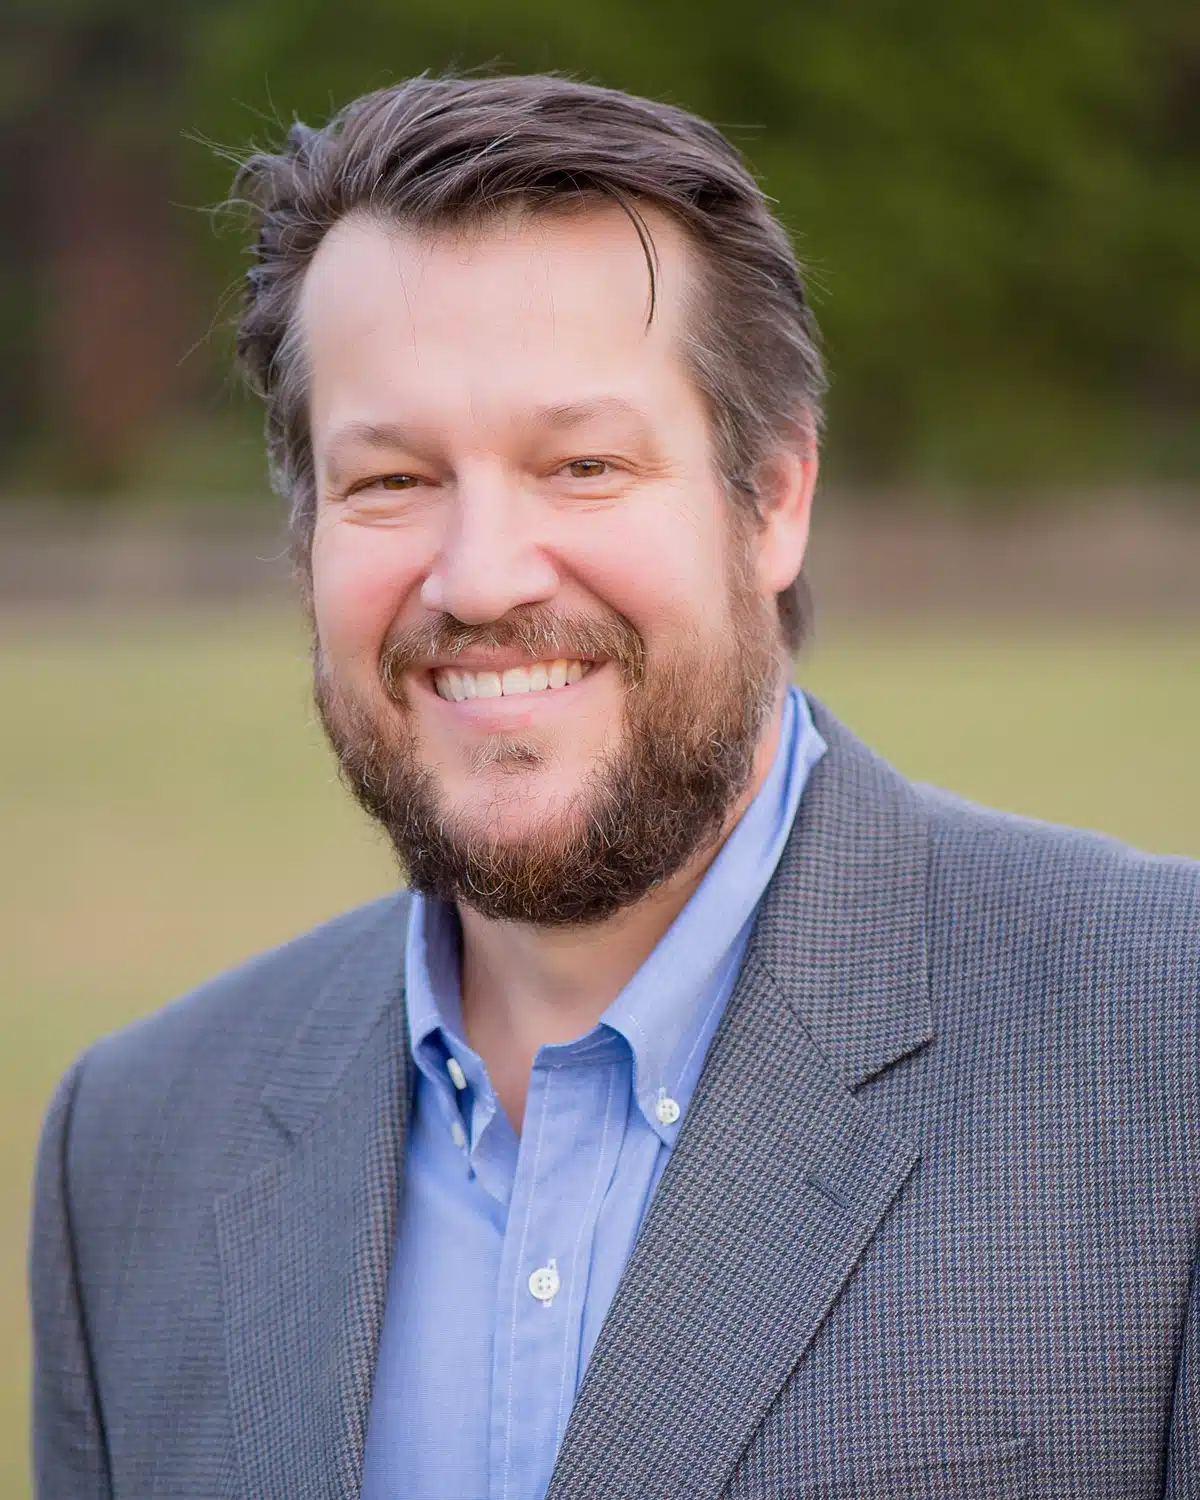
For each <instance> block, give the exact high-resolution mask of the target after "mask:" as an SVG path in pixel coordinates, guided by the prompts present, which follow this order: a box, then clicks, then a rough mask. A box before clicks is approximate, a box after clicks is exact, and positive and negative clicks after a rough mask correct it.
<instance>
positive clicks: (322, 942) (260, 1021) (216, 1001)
mask: <svg viewBox="0 0 1200 1500" xmlns="http://www.w3.org/2000/svg"><path fill="white" fill-rule="evenodd" d="M408 907H409V896H408V894H407V892H396V893H393V894H391V895H388V896H384V897H381V898H379V899H378V900H375V901H371V902H368V903H367V904H366V905H363V906H360V907H356V908H354V909H353V910H352V911H348V912H344V913H342V914H341V915H340V916H337V917H334V918H332V919H331V920H329V921H327V922H323V923H321V924H320V926H318V927H314V928H312V929H310V930H309V931H308V932H305V933H303V934H301V935H300V936H299V937H295V938H292V939H291V940H290V941H288V942H286V943H283V944H280V945H279V946H278V947H275V948H272V949H269V950H268V951H266V952H264V953H260V954H257V955H255V956H254V957H252V958H250V959H247V960H246V961H245V962H244V963H241V964H238V965H237V966H236V967H235V968H233V969H230V970H227V971H226V972H225V973H222V974H218V975H216V976H215V977H214V978H212V979H209V980H206V981H205V982H204V983H203V984H201V985H199V986H198V987H197V988H195V989H193V990H191V991H189V992H188V993H186V994H184V995H182V996H180V997H179V998H178V999H176V1000H173V1001H171V1002H170V1003H168V1004H167V1005H164V1006H163V1007H162V1008H161V1009H160V1010H157V1011H154V1012H152V1013H151V1014H150V1015H148V1016H145V1017H143V1018H141V1019H140V1020H137V1021H134V1022H132V1023H131V1024H130V1025H128V1026H125V1027H123V1028H121V1029H120V1030H119V1031H115V1032H112V1033H110V1034H109V1035H107V1036H104V1037H101V1038H100V1039H99V1040H98V1041H96V1042H94V1043H92V1045H91V1046H90V1047H89V1048H87V1050H86V1051H85V1052H84V1053H83V1055H82V1056H81V1057H80V1058H78V1059H77V1060H76V1062H75V1064H74V1066H73V1068H72V1070H71V1072H70V1073H69V1074H68V1078H70V1079H73V1083H74V1090H75V1092H76V1094H77V1096H78V1099H77V1109H78V1108H79V1107H81V1106H82V1107H84V1108H86V1107H87V1106H89V1105H95V1106H100V1107H103V1108H104V1109H105V1110H106V1111H107V1110H109V1109H110V1108H111V1107H112V1106H113V1104H114V1103H119V1102H120V1101H124V1107H130V1106H132V1107H136V1106H137V1104H138V1102H139V1101H142V1102H144V1103H146V1104H149V1103H151V1101H152V1099H153V1098H161V1096H162V1095H163V1093H164V1091H169V1090H171V1089H172V1088H173V1087H174V1086H175V1085H176V1083H178V1082H179V1081H180V1080H181V1079H188V1080H190V1081H191V1082H192V1083H193V1084H194V1085H196V1086H199V1087H204V1086H211V1087H214V1088H217V1089H219V1090H222V1091H223V1090H227V1089H228V1088H229V1087H231V1086H233V1085H234V1084H235V1083H237V1082H241V1083H243V1084H246V1085H249V1086H255V1083H256V1077H257V1080H258V1081H259V1082H261V1080H262V1079H263V1078H265V1076H266V1074H267V1072H268V1071H269V1069H270V1067H271V1066H272V1065H273V1063H274V1062H275V1061H276V1060H277V1059H278V1058H279V1056H280V1055H281V1053H282V1052H283V1051H284V1050H285V1049H286V1048H287V1047H288V1046H289V1044H290V1043H291V1041H292V1038H293V1037H294V1036H295V1034H296V1032H297V1030H298V1028H299V1027H300V1026H301V1025H302V1024H303V1023H304V1021H305V1018H306V1017H307V1016H308V1014H309V1012H310V1011H311V1010H312V1008H313V1006H314V1004H315V1003H316V1002H317V1000H318V999H319V997H320V996H321V995H322V993H323V992H324V991H325V990H326V989H327V988H328V987H329V986H330V984H331V983H333V982H334V981H335V980H336V979H337V978H338V976H339V974H340V972H341V971H342V970H343V969H344V968H345V967H346V965H348V964H351V963H355V964H357V965H358V966H359V967H362V966H363V965H364V964H366V965H368V966H373V967H375V968H376V969H378V970H379V971H380V974H381V975H382V974H387V975H389V976H394V977H395V979H396V980H397V982H398V983H399V984H401V985H402V982H403V960H404V943H405V936H406V932H407V927H408Z"/></svg>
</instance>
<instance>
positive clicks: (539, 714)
mask: <svg viewBox="0 0 1200 1500" xmlns="http://www.w3.org/2000/svg"><path fill="white" fill-rule="evenodd" d="M608 666H609V664H608V663H607V662H601V663H600V664H599V665H597V666H593V667H592V668H591V669H590V671H587V672H585V673H584V675H583V676H582V677H581V678H580V679H579V681H578V682H572V683H570V684H568V686H566V687H561V688H542V689H541V691H540V692H536V693H512V694H509V695H501V696H500V697H499V698H461V699H459V700H457V701H454V700H453V699H449V698H443V697H442V696H441V694H440V693H439V692H438V690H437V689H436V688H435V687H434V685H433V681H432V679H431V678H430V677H429V676H428V674H425V675H423V676H422V677H421V680H420V681H421V688H422V690H423V694H424V696H425V697H427V698H430V699H432V700H433V703H434V704H435V705H436V708H437V711H438V712H440V713H444V714H447V715H448V716H449V717H450V722H451V723H453V724H456V725H458V726H460V727H461V728H463V729H473V730H477V731H479V732H481V733H484V734H487V733H489V732H494V731H502V730H506V729H524V728H526V727H527V726H529V725H532V724H538V723H542V722H543V721H544V720H545V718H546V717H547V715H549V714H553V713H555V712H556V711H557V710H558V709H559V708H560V707H562V706H563V705H565V706H567V707H569V708H574V707H576V706H577V705H578V704H579V703H580V701H581V697H582V696H584V695H586V694H588V693H589V692H590V691H591V685H592V684H594V682H595V680H596V678H598V677H600V676H602V675H603V674H604V673H605V672H606V671H607V670H608Z"/></svg>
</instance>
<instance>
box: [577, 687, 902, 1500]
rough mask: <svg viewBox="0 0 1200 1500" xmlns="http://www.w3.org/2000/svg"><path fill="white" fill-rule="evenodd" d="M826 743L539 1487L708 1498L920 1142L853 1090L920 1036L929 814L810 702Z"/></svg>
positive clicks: (827, 1305) (825, 1309) (824, 1310)
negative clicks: (548, 1477) (546, 1483)
mask: <svg viewBox="0 0 1200 1500" xmlns="http://www.w3.org/2000/svg"><path fill="white" fill-rule="evenodd" d="M814 716H815V717H816V720H817V724H818V728H819V729H820V730H821V733H822V734H823V735H824V737H825V739H826V742H827V743H828V745H829V754H828V755H826V756H825V757H824V758H823V760H822V761H821V762H820V763H819V764H818V766H817V767H816V769H815V771H814V772H813V777H812V780H811V782H810V784H809V787H808V789H807V790H806V792H805V795H804V798H803V800H802V803H801V807H800V812H799V814H798V817H797V821H796V825H795V828H794V830H793V833H792V835H791V838H790V839H789V842H788V846H787V849H786V851H785V853H784V856H783V859H782V861H781V863H780V867H779V869H778V870H777V872H776V874H775V877H774V879H773V881H772V883H771V886H770V887H769V889H768V892H767V894H766V896H765V897H764V900H763V905H762V907H761V909H760V913H759V918H758V922H757V924H756V928H755V933H754V936H753V938H752V940H751V944H750V948H749V950H748V952H747V957H746V962H745V964H744V966H743V969H742V973H741V975H740V977H739V980H738V984H737V986H736V988H735V990H734V993H733V996H732V997H731V999H730V1002H729V1005H728V1007H727V1010H726V1013H725V1016H724V1018H723V1020H722V1023H721V1027H720V1029H719V1030H718V1032H717V1035H716V1037H715V1038H714V1040H713V1044H712V1047H711V1049H710V1052H709V1056H708V1060H707V1062H706V1064H705V1069H704V1073H703V1075H702V1077H701V1080H700V1083H699V1086H698V1088H697V1091H696V1094H695V1096H694V1097H693V1100H692V1104H691V1107H690V1109H689V1112H688V1119H687V1121H686V1122H685V1125H684V1128H683V1130H682V1131H681V1133H680V1137H679V1140H678V1142H677V1143H676V1146H675V1149H674V1152H673V1153H672V1157H671V1160H670V1162H669V1164H668V1166H667V1169H666V1171H665V1173H664V1174H663V1179H662V1182H661V1184H660V1187H659V1190H658V1192H657V1194H656V1196H655V1199H654V1202H653V1203H652V1205H651V1207H650V1210H649V1212H648V1214H647V1216H646V1220H645V1222H644V1224H643V1227H642V1232H641V1235H640V1237H639V1239H638V1243H637V1246H636V1248H635V1250H634V1253H633V1255H632V1256H631V1258H630V1261H629V1264H628V1266H627V1267H626V1271H625V1275H624V1277H623V1278H622V1281H621V1284H620V1286H619V1288H618V1291H617V1295H616V1298H615V1299H614V1302H613V1305H612V1307H611V1309H610V1311H609V1315H608V1318H607V1320H606V1322H605V1325H604V1328H603V1329H602V1331H601V1334H600V1338H599V1340H598V1342H597V1345H596V1348H595V1351H594V1353H593V1355H592V1359H591V1362H590V1364H589V1366H588V1370H587V1373H586V1376H585V1378H584V1382H583V1385H582V1388H581V1390H580V1393H579V1397H578V1399H577V1401H576V1404H575V1408H574V1411H573V1412H572V1416H571V1421H570V1424H569V1426H568V1430H567V1433H566V1437H565V1439H564V1442H563V1446H562V1449H561V1451H560V1454H559V1460H558V1464H557V1466H556V1468H555V1472H554V1478H553V1480H552V1483H551V1486H550V1491H549V1496H548V1500H583V1497H589V1496H592V1495H598V1494H603V1495H604V1496H605V1497H606V1500H645V1497H646V1496H648V1495H655V1496H657V1495H670V1496H671V1497H672V1500H685V1497H686V1500H714V1497H716V1496H718V1495H720V1494H721V1492H722V1490H723V1489H724V1488H725V1486H726V1484H727V1482H728V1480H729V1477H730V1475H731V1473H732V1471H733V1468H734V1466H735V1464H736V1463H737V1459H738V1456H739V1454H740V1453H741V1451H742V1449H743V1447H744V1446H745V1444H746V1442H747V1441H748V1439H749V1437H750V1436H751V1434H752V1433H753V1431H754V1429H755V1427H756V1426H757V1425H758V1423H759V1422H760V1421H761V1419H762V1417H763V1415H764V1413H765V1411H766V1409H767V1407H768V1406H769V1405H770V1403H771V1401H772V1400H773V1398H774V1397H775V1395H776V1394H777V1392H778V1391H779V1389H780V1388H781V1386H782V1385H783V1383H784V1381H785V1380H786V1379H787V1377H788V1375H789V1373H790V1372H791V1370H792V1369H793V1368H794V1367H795V1365H796V1364H797V1362H798V1361H799V1360H800V1359H801V1358H802V1356H803V1355H804V1352H805V1350H806V1349H807V1348H808V1346H809V1344H810V1343H811V1342H812V1340H813V1338H814V1337H815V1336H816V1334H817V1332H818V1330H819V1328H820V1326H821V1324H822V1322H823V1320H824V1319H825V1317H826V1316H827V1314H828V1313H829V1311H830V1309H831V1307H832V1306H833V1304H834V1302H835V1301H836V1299H837V1297H838V1295H839V1293H840V1291H841V1289H842V1287H843V1286H844V1285H845V1283H846V1281H847V1279H848V1278H849V1277H850V1276H851V1275H852V1273H853V1272H854V1270H855V1267H856V1266H857V1264H858V1262H859V1260H860V1259H861V1257H862V1254H863V1251H864V1250H865V1248H866V1247H867V1245H868V1244H869V1243H870V1241H871V1239H872V1238H873V1236H874V1235H875V1233H876V1232H877V1230H878V1228H879V1226H880V1223H881V1221H882V1219H883V1218H884V1216H885V1214H886V1213H887V1211H888V1209H889V1207H890V1205H891V1204H892V1203H893V1201H894V1200H895V1198H896V1196H897V1194H898V1193H899V1192H900V1189H901V1188H902V1186H903V1184H904V1182H905V1180H906V1179H907V1177H908V1176H909V1174H910V1173H911V1172H912V1170H913V1168H914V1166H915V1165H916V1163H917V1159H918V1152H917V1151H916V1149H915V1148H914V1147H913V1146H912V1145H911V1144H910V1143H908V1142H907V1141H905V1140H903V1139H902V1138H901V1137H900V1136H898V1135H897V1134H896V1133H895V1131H894V1130H893V1129H892V1128H891V1127H890V1126H889V1125H887V1124H885V1123H884V1122H883V1121H882V1120H881V1119H879V1118H877V1117H876V1116H875V1115H874V1114H873V1112H872V1111H871V1109H870V1108H869V1106H868V1105H867V1104H866V1103H865V1102H864V1101H863V1100H861V1099H858V1098H856V1097H855V1095H854V1089H855V1088H856V1087H857V1086H858V1085H859V1084H860V1083H861V1082H863V1081H864V1080H865V1079H866V1078H868V1077H870V1076H872V1075H873V1074H875V1073H877V1072H879V1071H880V1070H881V1069H883V1068H885V1067H887V1066H889V1065H891V1064H892V1063H893V1062H895V1061H896V1060H897V1059H899V1058H900V1057H903V1056H905V1055H908V1054H910V1053H911V1052H913V1051H914V1050H916V1049H917V1048H919V1047H921V1046H922V1045H924V1043H925V1042H927V1041H928V1040H929V1038H930V1037H931V1036H932V1025H931V1016H930V1006H929V998H928V979H927V964H926V954H925V942H924V899H925V897H924V887H925V867H926V859H927V829H926V823H925V819H924V816H923V814H922V810H921V806H920V803H919V800H918V798H917V796H916V794H915V793H914V792H913V790H912V788H911V787H909V786H908V784H907V783H906V782H904V781H903V780H902V778H900V777H899V776H897V775H896V774H895V773H894V772H893V771H891V770H890V768H888V767H887V766H885V765H884V764H883V763H882V762H881V761H879V760H877V759H876V758H875V757H874V756H873V755H871V753H870V752H869V751H867V750H866V749H865V747H863V746H861V745H860V744H858V742H857V741H856V740H854V738H853V737H852V736H851V735H849V734H848V733H847V732H846V731H845V730H843V729H842V728H841V727H840V726H839V725H838V724H837V723H836V721H834V720H833V719H831V718H830V717H829V716H828V715H826V714H825V713H824V712H823V711H822V710H820V708H819V707H818V706H817V705H814Z"/></svg>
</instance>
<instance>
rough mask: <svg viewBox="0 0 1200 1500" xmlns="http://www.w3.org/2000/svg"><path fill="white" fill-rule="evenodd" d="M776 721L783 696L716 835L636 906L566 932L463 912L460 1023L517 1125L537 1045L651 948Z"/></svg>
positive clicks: (624, 978)
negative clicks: (494, 919)
mask: <svg viewBox="0 0 1200 1500" xmlns="http://www.w3.org/2000/svg"><path fill="white" fill-rule="evenodd" d="M782 720H783V694H782V693H781V694H780V695H779V697H778V699H777V701H776V703H775V707H774V709H773V711H772V713H771V717H770V720H769V722H768V726H767V729H766V731H765V732H764V734H763V737H762V739H761V740H760V741H759V744H758V748H757V750H756V752H755V757H754V767H753V770H752V773H751V776H750V780H749V782H748V783H747V786H746V789H745V791H744V792H743V794H742V796H741V797H740V798H739V799H738V800H737V802H736V803H735V804H734V806H733V807H732V808H731V809H730V812H729V816H728V817H727V819H726V820H725V823H724V824H723V826H722V828H721V832H720V834H719V835H718V837H717V838H716V839H715V840H713V841H712V842H711V843H710V844H709V845H708V846H706V848H705V849H704V850H702V851H701V852H700V853H698V854H697V855H696V856H695V857H694V858H693V859H692V860H691V861H689V863H688V864H687V865H686V866H685V867H684V868H683V869H682V870H681V871H680V872H679V873H678V875H676V876H675V877H674V878H673V879H671V880H669V881H667V882H666V883H665V884H664V885H662V886H660V887H658V888H657V889H656V890H654V891H652V892H651V893H650V894H649V895H648V896H646V897H645V898H644V899H643V900H641V901H639V902H637V903H636V904H635V905H633V906H630V907H627V908H625V909H624V910H622V911H619V912H617V913H615V914H614V915H613V916H612V917H610V918H608V919H607V920H606V921H604V922H598V923H595V924H594V925H589V926H586V927H567V928H543V927H535V926H530V925H524V924H521V923H516V922H496V921H492V920H489V919H488V918H485V917H481V916H480V915H479V914H478V913H477V912H475V911H473V910H472V909H471V908H470V907H466V906H460V907H459V918H460V921H461V924H462V1014H463V1025H464V1027H465V1030H466V1036H467V1040H468V1042H469V1043H470V1044H471V1046H472V1048H473V1049H474V1050H475V1051H476V1052H477V1053H478V1054H479V1056H480V1057H481V1058H482V1059H483V1062H484V1064H485V1065H486V1067H487V1070H488V1075H489V1077H490V1078H491V1081H492V1086H493V1087H494V1088H495V1090H496V1093H497V1096H498V1097H499V1099H500V1103H501V1105H502V1106H503V1108H504V1111H505V1113H506V1114H507V1115H508V1117H509V1119H510V1120H511V1121H512V1123H513V1126H514V1128H516V1129H518V1130H519V1129H520V1124H521V1119H522V1117H523V1115H524V1111H525V1094H526V1091H527V1088H528V1084H529V1073H530V1069H531V1068H532V1066H533V1059H534V1056H535V1055H536V1053H537V1051H538V1049H539V1048H541V1047H545V1046H550V1045H553V1044H554V1043H556V1042H568V1041H571V1040H572V1039H573V1038H574V1037H577V1036H580V1035H582V1034H583V1033H584V1032H586V1031H588V1030H590V1029H591V1027H593V1026H594V1025H595V1024H596V1022H597V1021H598V1020H599V1019H600V1017H601V1016H602V1015H603V1014H604V1012H605V1011H606V1010H607V1009H608V1007H609V1006H610V1005H611V1004H612V1002H613V1001H614V1000H615V999H616V997H617V996H618V995H619V994H620V993H621V991H622V990H623V989H624V988H625V986H626V985H627V984H628V983H629V981H630V980H631V979H632V978H633V976H634V974H636V973H637V971H638V969H639V968H641V966H642V964H643V963H644V962H645V961H646V959H647V958H648V957H649V955H650V954H651V952H653V950H654V948H655V946H656V945H657V944H658V942H659V941H660V939H661V938H662V937H663V934H664V933H665V932H666V931H667V929H668V928H669V927H670V925H671V923H672V922H673V921H674V920H675V918H676V917H677V916H678V915H679V913H680V912H681V911H682V910H683V908H684V907H685V906H686V905H687V903H688V900H689V899H690V898H691V895H692V893H693V891H695V889H696V887H697V886H698V885H699V884H700V881H701V880H702V879H703V878H704V873H705V871H706V870H707V869H708V867H709V865H710V864H711V863H712V862H713V860H714V859H715V858H716V856H717V854H718V852H719V850H720V848H721V845H722V844H723V843H724V842H725V840H726V839H727V838H728V836H729V834H730V832H731V831H732V830H733V828H734V827H735V825H736V824H737V822H738V819H739V818H740V817H741V816H742V813H743V812H744V811H745V810H746V808H747V807H748V806H749V805H750V803H751V802H752V801H753V800H754V798H755V796H757V794H758V792H759V790H760V788H761V787H762V784H763V782H764V781H765V780H766V778H767V775H768V773H769V771H770V769H771V763H772V761H773V760H774V758H775V753H776V751H777V749H778V747H779V735H780V727H781V724H782Z"/></svg>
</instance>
